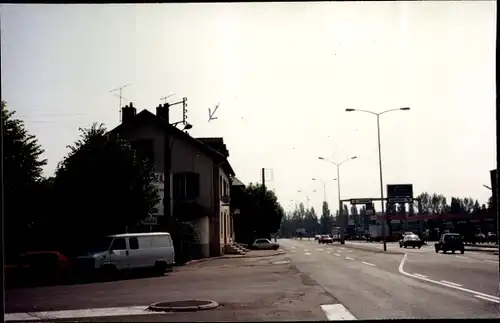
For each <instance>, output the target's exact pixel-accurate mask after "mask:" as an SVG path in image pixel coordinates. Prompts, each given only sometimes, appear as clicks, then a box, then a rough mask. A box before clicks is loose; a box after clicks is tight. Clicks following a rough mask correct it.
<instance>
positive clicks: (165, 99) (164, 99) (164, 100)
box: [160, 93, 175, 103]
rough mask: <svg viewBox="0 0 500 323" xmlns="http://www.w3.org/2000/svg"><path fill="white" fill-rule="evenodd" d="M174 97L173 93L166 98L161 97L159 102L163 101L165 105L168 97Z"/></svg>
mask: <svg viewBox="0 0 500 323" xmlns="http://www.w3.org/2000/svg"><path fill="white" fill-rule="evenodd" d="M174 95H175V93H174V94H169V95H167V96H164V97H161V98H160V100H163V103H167V99H168V98H169V97H171V96H174Z"/></svg>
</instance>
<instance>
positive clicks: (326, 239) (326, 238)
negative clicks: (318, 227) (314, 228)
mask: <svg viewBox="0 0 500 323" xmlns="http://www.w3.org/2000/svg"><path fill="white" fill-rule="evenodd" d="M318 243H320V244H321V243H333V239H332V237H330V236H329V235H328V234H325V235H322V236H320V238H319V239H318Z"/></svg>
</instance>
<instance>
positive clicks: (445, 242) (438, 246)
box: [434, 233, 465, 254]
mask: <svg viewBox="0 0 500 323" xmlns="http://www.w3.org/2000/svg"><path fill="white" fill-rule="evenodd" d="M434 249H435V250H436V253H438V252H439V251H442V252H443V253H446V252H448V251H451V252H452V253H455V251H460V253H461V254H463V253H464V252H465V245H464V242H463V239H462V236H461V235H460V234H458V233H445V234H442V235H441V238H440V239H439V241H438V242H436V243H435V244H434Z"/></svg>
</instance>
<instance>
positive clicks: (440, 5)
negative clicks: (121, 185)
mask: <svg viewBox="0 0 500 323" xmlns="http://www.w3.org/2000/svg"><path fill="white" fill-rule="evenodd" d="M0 19H1V20H0V26H1V46H2V47H1V64H2V65H1V72H2V80H1V81H2V82H1V86H2V99H3V100H5V101H7V104H8V108H9V109H10V110H15V111H17V116H18V117H19V118H21V119H23V120H24V121H25V123H26V126H27V128H28V130H29V131H30V132H32V133H33V134H34V135H36V136H37V138H38V139H39V141H40V143H41V144H42V146H43V147H44V149H45V156H44V157H45V158H47V159H48V165H47V167H46V169H45V175H46V176H50V175H52V174H53V173H54V171H55V168H56V166H57V163H58V162H59V161H60V160H61V159H62V158H63V156H65V155H66V153H67V152H68V149H67V145H69V144H72V143H73V142H74V141H75V140H77V139H78V136H79V131H78V128H79V127H88V126H90V125H91V124H92V123H93V122H98V123H104V124H105V125H106V126H107V127H108V128H109V129H112V128H114V127H115V126H116V125H118V124H119V108H120V99H119V98H118V97H117V93H116V92H110V91H111V90H113V89H115V88H118V87H120V86H123V85H126V84H130V85H129V86H128V87H126V88H125V89H124V90H123V97H124V101H123V104H122V105H125V104H126V103H128V102H133V103H134V105H135V106H136V107H137V109H138V111H141V110H143V109H148V110H150V111H152V112H155V109H156V106H158V104H160V103H162V101H161V100H160V98H161V97H164V96H166V95H171V94H174V95H173V96H172V97H171V98H170V99H171V100H172V101H179V100H181V99H182V97H187V98H188V122H189V123H191V124H192V125H193V129H192V130H190V134H191V135H192V136H193V137H223V138H224V142H225V143H226V145H227V147H228V150H229V152H230V162H231V165H232V166H233V168H234V170H235V172H236V176H237V177H238V178H239V179H240V180H241V181H243V182H244V183H245V184H248V183H250V182H258V181H260V172H261V168H265V169H266V178H267V183H266V184H267V185H268V187H269V188H271V189H274V190H275V192H276V195H277V196H278V199H279V201H280V202H281V204H282V205H283V206H284V208H285V209H286V210H289V209H291V207H292V206H293V205H294V203H299V202H303V203H304V204H307V203H306V201H307V198H308V197H309V203H308V204H309V206H313V207H314V208H315V209H316V210H317V212H318V213H320V210H321V203H322V201H323V195H324V194H323V193H324V191H323V188H324V187H323V185H322V184H321V183H320V182H319V181H313V180H312V178H317V179H320V180H323V181H330V180H333V179H334V178H336V177H337V174H336V167H335V166H334V165H333V164H331V163H329V162H325V161H321V160H319V159H318V157H319V156H323V157H324V158H329V159H331V160H333V161H335V162H337V163H338V162H341V161H343V160H345V159H347V158H350V157H352V156H357V159H354V160H350V161H348V162H346V163H344V164H342V166H341V167H340V187H341V198H342V199H349V198H367V197H374V198H375V197H379V196H380V182H379V164H378V148H377V147H378V144H377V123H376V117H375V116H374V115H370V114H368V113H363V112H346V111H345V109H364V110H369V111H373V112H382V111H385V110H388V109H398V108H400V107H410V108H411V109H410V111H394V112H390V113H387V114H384V115H382V116H381V117H380V131H381V152H382V162H383V181H384V185H385V184H413V190H414V194H415V195H417V194H419V193H420V192H423V191H427V192H430V193H433V192H436V193H442V194H444V195H445V196H446V197H447V198H448V200H449V199H450V198H451V196H460V197H465V196H471V197H473V198H477V199H478V200H479V202H480V203H486V201H487V199H488V198H489V196H490V195H491V193H490V191H489V190H488V189H486V188H484V187H483V184H485V185H488V186H489V185H490V177H489V171H490V170H491V169H494V168H495V165H496V144H495V140H496V137H495V136H496V129H495V125H496V123H495V102H496V101H495V100H496V87H495V70H496V66H495V46H496V2H494V1H469V2H466V1H460V2H459V1H450V2H445V1H439V2H437V1H436V2H410V3H404V2H378V3H377V2H317V3H313V2H307V3H283V2H282V3H219V4H147V5H135V4H124V5H111V4H110V5H64V4H63V5H1V8H0ZM172 101H170V102H172ZM219 103H220V106H219V109H218V111H217V112H216V117H217V120H213V121H210V122H208V109H209V108H211V109H213V108H214V107H215V105H217V104H219ZM181 110H182V109H181V108H179V109H178V111H177V110H176V109H175V108H172V115H171V120H172V121H174V120H177V119H178V120H180V119H181V113H182V111H181ZM299 190H300V191H301V192H298V191H299ZM314 190H315V191H316V192H314ZM337 194H338V191H337V183H336V182H335V181H330V183H329V184H328V185H327V186H326V196H327V201H328V202H329V204H330V208H331V209H332V210H336V209H337V205H338V203H337V199H338V197H337ZM376 208H377V205H376Z"/></svg>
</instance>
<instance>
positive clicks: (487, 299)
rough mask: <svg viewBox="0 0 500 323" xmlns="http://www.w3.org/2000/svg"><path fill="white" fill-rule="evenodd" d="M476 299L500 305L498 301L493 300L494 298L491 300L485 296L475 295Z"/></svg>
mask: <svg viewBox="0 0 500 323" xmlns="http://www.w3.org/2000/svg"><path fill="white" fill-rule="evenodd" d="M474 297H477V298H480V299H484V300H486V301H490V302H493V303H497V304H500V301H499V300H498V299H493V298H489V297H484V296H481V295H474Z"/></svg>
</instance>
